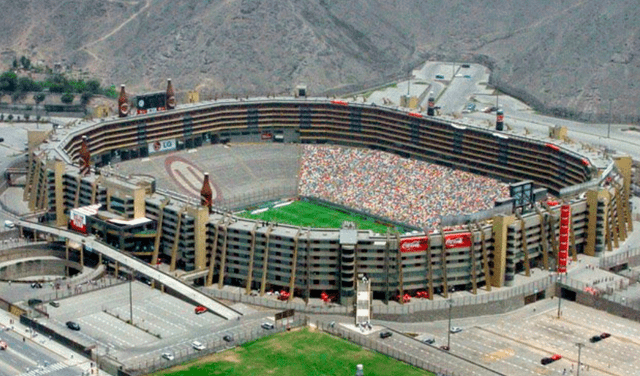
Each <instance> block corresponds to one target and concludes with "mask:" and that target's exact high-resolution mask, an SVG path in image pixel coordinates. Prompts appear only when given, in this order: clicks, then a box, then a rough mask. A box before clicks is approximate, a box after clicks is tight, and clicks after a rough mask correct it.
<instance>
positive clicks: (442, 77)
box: [436, 74, 444, 80]
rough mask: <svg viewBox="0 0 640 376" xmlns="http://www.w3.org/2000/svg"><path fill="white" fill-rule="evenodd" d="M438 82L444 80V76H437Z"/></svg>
mask: <svg viewBox="0 0 640 376" xmlns="http://www.w3.org/2000/svg"><path fill="white" fill-rule="evenodd" d="M436 80H444V75H442V74H436Z"/></svg>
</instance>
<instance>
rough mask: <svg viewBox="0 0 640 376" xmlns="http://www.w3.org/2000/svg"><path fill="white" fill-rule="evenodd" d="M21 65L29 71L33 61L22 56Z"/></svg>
mask: <svg viewBox="0 0 640 376" xmlns="http://www.w3.org/2000/svg"><path fill="white" fill-rule="evenodd" d="M20 64H22V67H23V68H24V69H27V70H29V68H31V60H29V58H28V57H25V56H22V57H21V58H20Z"/></svg>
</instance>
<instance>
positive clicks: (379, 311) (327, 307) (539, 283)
mask: <svg viewBox="0 0 640 376" xmlns="http://www.w3.org/2000/svg"><path fill="white" fill-rule="evenodd" d="M556 280H557V276H556V275H549V276H548V277H545V278H542V279H539V280H536V281H532V282H530V283H527V284H524V285H521V286H516V287H510V288H508V289H506V290H500V291H492V292H482V293H480V294H477V295H466V296H462V297H452V298H451V299H445V298H442V297H437V298H435V299H434V300H428V299H419V300H418V298H414V300H413V301H412V302H410V303H406V304H402V305H401V304H399V303H396V302H391V303H390V304H388V305H383V304H376V305H373V306H372V313H373V314H374V315H408V314H413V313H418V312H422V311H438V310H443V309H448V308H449V303H450V302H451V303H452V304H453V305H454V306H457V307H459V306H474V305H486V306H487V307H489V308H490V307H491V305H489V304H488V303H493V302H500V301H508V300H510V299H513V298H518V297H522V301H524V298H525V297H526V296H529V295H532V294H537V293H538V292H541V291H543V290H546V289H548V288H549V287H551V286H552V285H553V284H555V283H556ZM200 291H201V292H203V293H204V294H206V295H209V296H211V297H214V298H218V299H225V300H230V301H233V302H242V303H246V304H252V305H259V306H263V307H268V308H274V309H295V310H296V312H304V313H309V314H340V315H346V314H351V313H353V307H346V306H342V305H339V304H333V303H320V304H313V303H309V304H306V303H304V302H290V301H281V300H278V299H277V297H276V295H269V296H257V295H247V294H245V293H244V292H243V291H240V290H238V291H225V290H218V289H216V288H210V287H206V288H205V287H202V288H200ZM465 294H466V293H465ZM416 319H420V320H422V318H418V317H416Z"/></svg>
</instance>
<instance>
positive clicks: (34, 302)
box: [27, 299, 42, 307]
mask: <svg viewBox="0 0 640 376" xmlns="http://www.w3.org/2000/svg"><path fill="white" fill-rule="evenodd" d="M27 304H28V305H30V306H32V307H33V306H35V305H38V304H42V300H40V299H29V300H27Z"/></svg>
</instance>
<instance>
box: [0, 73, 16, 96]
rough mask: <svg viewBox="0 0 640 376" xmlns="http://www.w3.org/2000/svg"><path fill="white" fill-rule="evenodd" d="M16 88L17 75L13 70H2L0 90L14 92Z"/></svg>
mask: <svg viewBox="0 0 640 376" xmlns="http://www.w3.org/2000/svg"><path fill="white" fill-rule="evenodd" d="M17 88H18V76H17V75H16V74H15V73H13V72H4V73H3V74H2V76H0V91H5V92H14V91H16V89H17Z"/></svg>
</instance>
